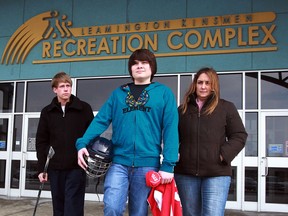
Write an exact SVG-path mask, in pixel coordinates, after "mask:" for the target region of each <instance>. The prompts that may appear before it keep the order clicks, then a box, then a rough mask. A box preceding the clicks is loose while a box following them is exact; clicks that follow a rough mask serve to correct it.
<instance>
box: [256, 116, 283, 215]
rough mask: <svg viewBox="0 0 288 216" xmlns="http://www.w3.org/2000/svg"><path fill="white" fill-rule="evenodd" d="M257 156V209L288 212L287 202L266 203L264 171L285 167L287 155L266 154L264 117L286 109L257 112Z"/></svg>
mask: <svg viewBox="0 0 288 216" xmlns="http://www.w3.org/2000/svg"><path fill="white" fill-rule="evenodd" d="M259 115H260V116H259V132H260V133H259V134H260V136H259V145H258V146H259V156H258V167H259V169H258V179H259V184H258V191H259V192H258V209H259V211H261V212H262V211H277V212H288V205H287V204H276V203H275V204H274V203H273V204H272V203H266V201H265V200H266V176H265V174H266V172H267V169H268V168H269V167H271V168H272V167H273V168H287V169H288V160H287V157H269V156H267V155H266V144H267V143H266V117H269V116H271V117H277V116H285V117H288V111H279V112H278V111H275V110H273V111H262V112H260V114H259Z"/></svg>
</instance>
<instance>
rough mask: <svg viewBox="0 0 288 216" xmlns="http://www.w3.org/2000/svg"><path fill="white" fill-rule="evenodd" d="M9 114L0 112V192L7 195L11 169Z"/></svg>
mask: <svg viewBox="0 0 288 216" xmlns="http://www.w3.org/2000/svg"><path fill="white" fill-rule="evenodd" d="M11 137H12V136H11V115H5V114H0V194H4V195H8V191H9V190H8V188H9V187H10V169H11V161H10V156H11Z"/></svg>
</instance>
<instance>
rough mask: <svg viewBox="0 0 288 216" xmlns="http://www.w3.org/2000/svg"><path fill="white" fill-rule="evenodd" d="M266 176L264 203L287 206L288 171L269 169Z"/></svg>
mask: <svg viewBox="0 0 288 216" xmlns="http://www.w3.org/2000/svg"><path fill="white" fill-rule="evenodd" d="M268 173H269V175H268V176H266V202H267V203H283V204H288V169H287V168H285V169H284V168H269V172H268Z"/></svg>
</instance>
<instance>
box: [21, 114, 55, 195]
mask: <svg viewBox="0 0 288 216" xmlns="http://www.w3.org/2000/svg"><path fill="white" fill-rule="evenodd" d="M39 117H40V114H27V115H25V117H24V128H23V133H24V137H23V149H24V150H23V152H22V156H23V159H22V161H21V169H22V171H23V173H24V174H23V175H22V176H21V181H22V184H21V196H31V197H37V194H38V190H39V186H40V182H39V180H38V172H37V156H36V146H35V144H36V132H37V127H38V122H39ZM49 188H50V186H49V182H47V183H45V185H44V188H43V191H42V193H41V197H50V196H51V195H50V191H49V192H48V191H47V190H49Z"/></svg>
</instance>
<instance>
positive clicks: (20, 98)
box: [15, 82, 24, 112]
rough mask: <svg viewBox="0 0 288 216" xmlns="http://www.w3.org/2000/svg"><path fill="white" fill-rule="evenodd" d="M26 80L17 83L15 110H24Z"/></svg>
mask: <svg viewBox="0 0 288 216" xmlns="http://www.w3.org/2000/svg"><path fill="white" fill-rule="evenodd" d="M23 103H24V82H18V83H17V84H16V98H15V112H23Z"/></svg>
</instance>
